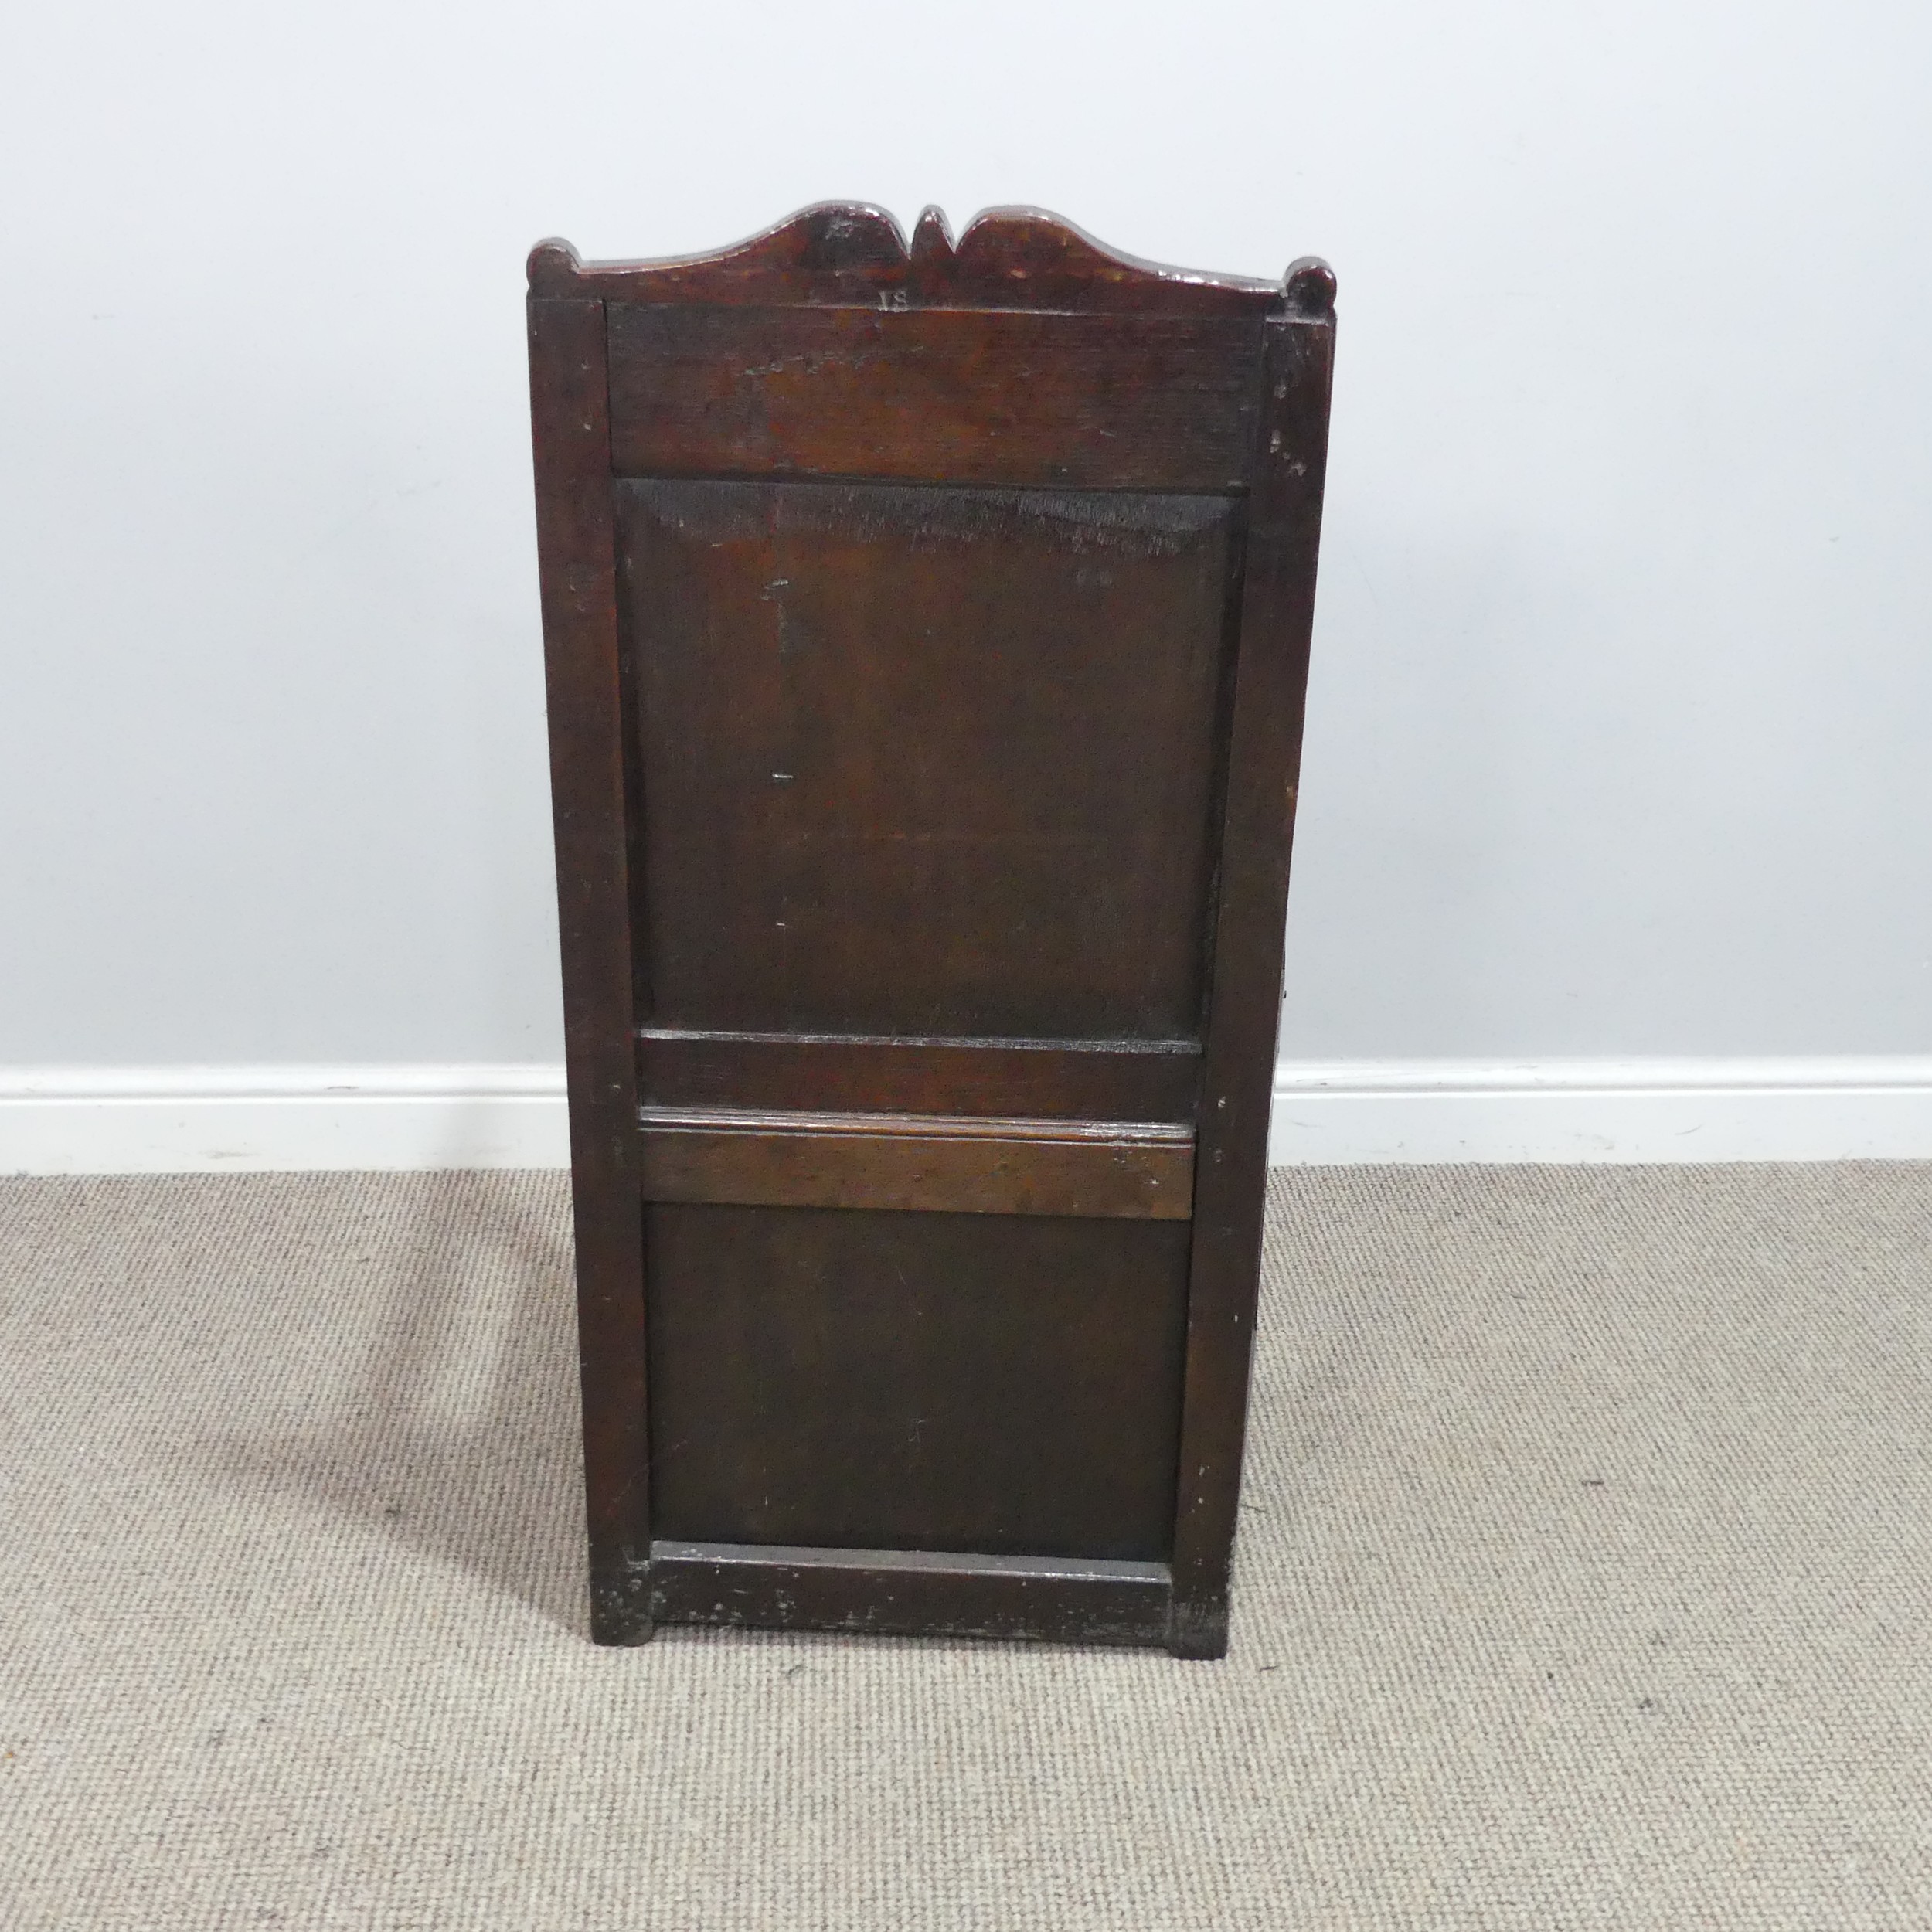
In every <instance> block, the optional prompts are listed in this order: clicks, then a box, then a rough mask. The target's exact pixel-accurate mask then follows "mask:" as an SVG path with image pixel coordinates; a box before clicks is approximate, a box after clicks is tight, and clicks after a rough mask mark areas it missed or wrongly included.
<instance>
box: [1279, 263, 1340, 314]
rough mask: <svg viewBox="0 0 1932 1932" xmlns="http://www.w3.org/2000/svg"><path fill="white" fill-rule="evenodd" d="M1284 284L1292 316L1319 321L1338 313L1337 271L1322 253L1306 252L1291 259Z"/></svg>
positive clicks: (1282, 279) (1282, 281) (1282, 282)
mask: <svg viewBox="0 0 1932 1932" xmlns="http://www.w3.org/2000/svg"><path fill="white" fill-rule="evenodd" d="M1281 287H1282V289H1283V291H1284V293H1285V294H1286V295H1287V300H1288V312H1289V314H1291V315H1304V316H1306V317H1307V318H1308V320H1309V321H1319V320H1321V318H1323V317H1324V316H1328V315H1333V314H1334V313H1335V270H1333V269H1332V268H1331V267H1329V266H1328V264H1327V263H1326V262H1325V261H1324V260H1322V259H1321V257H1320V256H1319V255H1304V256H1303V257H1301V260H1299V261H1297V262H1291V263H1290V264H1288V272H1287V274H1285V275H1284V276H1283V277H1282V278H1281Z"/></svg>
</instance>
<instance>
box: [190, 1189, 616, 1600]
mask: <svg viewBox="0 0 1932 1932" xmlns="http://www.w3.org/2000/svg"><path fill="white" fill-rule="evenodd" d="M332 1178H337V1177H332ZM338 1178H339V1181H340V1182H341V1184H342V1188H343V1190H344V1192H345V1196H348V1195H351V1194H352V1193H353V1192H355V1190H356V1189H358V1188H359V1189H362V1190H368V1181H369V1177H368V1176H366V1175H342V1176H341V1177H338ZM362 1199H367V1200H369V1202H370V1206H369V1209H368V1211H367V1213H366V1216H363V1217H362V1218H361V1219H359V1220H358V1219H357V1218H356V1217H355V1213H354V1206H355V1203H354V1202H353V1201H352V1200H349V1201H345V1202H343V1203H341V1204H338V1205H346V1206H349V1207H350V1209H351V1214H350V1216H349V1218H348V1219H347V1220H346V1222H345V1223H344V1224H343V1225H344V1228H345V1234H346V1235H347V1236H348V1238H347V1239H346V1240H344V1241H343V1242H342V1250H341V1253H340V1257H339V1263H338V1272H339V1276H340V1294H339V1296H335V1295H332V1294H329V1293H328V1284H327V1282H326V1281H323V1282H319V1283H318V1284H315V1287H317V1288H318V1290H320V1291H321V1292H322V1294H323V1298H324V1299H325V1301H328V1303H329V1304H330V1305H328V1306H325V1307H324V1308H321V1309H320V1311H319V1318H320V1319H321V1321H323V1322H324V1323H325V1327H324V1328H322V1330H321V1333H322V1334H323V1335H324V1336H325V1337H326V1338H328V1339H327V1340H326V1341H325V1344H324V1345H325V1346H327V1345H328V1342H329V1341H334V1342H336V1345H338V1346H339V1347H341V1348H342V1349H343V1351H344V1353H345V1356H346V1358H347V1359H346V1361H345V1363H344V1365H343V1368H342V1371H341V1372H339V1379H336V1380H335V1387H334V1389H332V1391H331V1392H329V1393H327V1394H326V1395H322V1396H318V1400H316V1402H315V1409H316V1410H317V1412H318V1413H316V1416H315V1420H314V1421H313V1422H312V1423H306V1424H304V1423H302V1422H301V1407H304V1406H307V1404H306V1403H304V1404H302V1405H301V1406H298V1410H296V1412H295V1413H294V1416H293V1417H289V1418H288V1420H289V1421H290V1422H291V1423H293V1425H294V1426H292V1427H284V1428H282V1429H281V1430H272V1431H264V1430H236V1431H233V1432H229V1433H226V1434H223V1436H222V1437H219V1438H218V1439H217V1440H216V1441H215V1442H214V1443H213V1444H209V1451H208V1454H209V1464H210V1465H211V1466H212V1468H213V1470H214V1471H216V1473H218V1474H219V1475H224V1476H226V1477H227V1478H230V1480H232V1481H234V1482H235V1483H236V1485H238V1486H240V1487H242V1488H245V1489H248V1490H253V1491H257V1492H259V1491H260V1490H261V1489H262V1488H264V1487H265V1488H267V1489H268V1490H270V1492H274V1493H277V1494H281V1495H287V1496H290V1497H291V1499H293V1500H295V1501H297V1502H301V1501H303V1500H307V1501H308V1502H319V1503H321V1504H322V1505H325V1507H326V1508H327V1509H329V1510H330V1511H332V1512H335V1513H337V1514H338V1515H342V1516H344V1517H346V1518H349V1519H351V1520H352V1522H354V1523H355V1525H357V1526H361V1527H362V1528H364V1529H373V1530H375V1531H376V1532H379V1534H380V1535H381V1536H383V1537H384V1538H386V1539H393V1540H395V1541H396V1542H398V1543H401V1544H402V1545H403V1546H405V1547H406V1548H407V1549H410V1550H413V1551H415V1552H418V1553H420V1554H422V1555H424V1556H429V1557H430V1558H432V1559H434V1560H437V1561H438V1562H440V1563H448V1564H452V1565H454V1566H456V1567H457V1568H458V1569H460V1570H464V1571H467V1572H468V1573H471V1575H473V1576H474V1577H478V1578H480V1579H481V1580H482V1581H483V1582H484V1583H485V1584H487V1585H488V1586H489V1587H491V1588H492V1589H494V1590H498V1591H500V1592H502V1594H504V1595H505V1596H506V1597H510V1598H512V1599H513V1600H515V1601H517V1602H519V1603H522V1604H526V1605H527V1606H529V1607H530V1608H532V1609H533V1610H535V1611H537V1612H538V1613H539V1614H541V1615H543V1616H544V1617H547V1618H549V1619H550V1620H551V1621H553V1622H554V1623H556V1624H560V1625H562V1626H563V1627H564V1628H566V1629H568V1630H570V1631H572V1632H573V1633H574V1634H577V1635H580V1636H583V1637H586V1638H587V1636H588V1634H589V1621H588V1617H587V1607H586V1597H585V1581H584V1554H583V1474H582V1464H581V1450H580V1437H579V1420H580V1400H579V1394H578V1386H577V1358H576V1316H575V1303H574V1300H573V1285H572V1282H573V1277H572V1266H573V1254H572V1248H571V1243H570V1179H569V1177H568V1175H564V1174H560V1173H545V1174H534V1173H532V1174H505V1173H475V1172H472V1173H463V1172H446V1173H426V1174H415V1175H385V1176H383V1177H382V1185H381V1187H380V1188H379V1189H378V1190H374V1191H369V1192H364V1193H363V1194H362ZM337 1338H339V1340H338V1339H337ZM329 1366H330V1365H328V1364H327V1363H326V1362H318V1364H317V1369H318V1380H320V1381H322V1382H324V1383H327V1382H328V1380H329V1379H331V1378H330V1377H329V1375H328V1369H329ZM284 1413H286V1412H284Z"/></svg>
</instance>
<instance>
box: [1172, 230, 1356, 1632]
mask: <svg viewBox="0 0 1932 1932" xmlns="http://www.w3.org/2000/svg"><path fill="white" fill-rule="evenodd" d="M1333 289H1334V279H1333V277H1332V276H1331V275H1330V274H1329V273H1328V270H1327V268H1326V267H1325V265H1323V264H1318V263H1317V264H1298V268H1297V270H1295V271H1292V272H1291V275H1290V278H1289V292H1290V295H1291V300H1293V301H1297V302H1298V303H1299V304H1302V305H1305V307H1306V308H1308V310H1310V311H1312V312H1311V313H1305V314H1304V313H1301V312H1296V311H1295V310H1294V309H1291V312H1290V313H1289V314H1288V315H1285V316H1284V317H1282V318H1280V319H1278V320H1274V321H1270V323H1269V325H1268V338H1269V339H1268V354H1267V364H1266V383H1267V397H1268V403H1269V407H1268V409H1267V413H1266V415H1265V417H1264V420H1263V430H1262V442H1261V447H1260V451H1259V452H1258V453H1257V463H1256V480H1255V485H1254V493H1253V500H1252V508H1251V511H1250V519H1249V529H1248V548H1247V575H1246V583H1245V588H1244V592H1243V604H1242V614H1241V647H1240V665H1239V668H1238V670H1237V672H1236V687H1235V704H1234V721H1233V741H1232V744H1231V747H1230V757H1229V770H1228V782H1227V796H1226V812H1225V818H1224V821H1223V827H1222V835H1221V842H1220V843H1221V877H1220V893H1219V905H1218V906H1217V908H1216V924H1215V947H1214V967H1213V1004H1212V1010H1211V1013H1210V1017H1209V1022H1208V1032H1207V1050H1206V1065H1205V1067H1204V1070H1203V1075H1202V1094H1201V1114H1200V1154H1199V1162H1198V1163H1197V1168H1196V1207H1195V1213H1196V1225H1195V1230H1194V1235H1195V1239H1194V1253H1193V1263H1192V1273H1191V1276H1190V1281H1189V1301H1188V1378H1187V1394H1186V1423H1185V1428H1184V1430H1183V1432H1182V1444H1181V1471H1180V1498H1179V1515H1178V1516H1177V1518H1176V1522H1175V1553H1174V1611H1173V1624H1172V1628H1171V1630H1170V1631H1169V1634H1168V1641H1169V1643H1170V1645H1172V1648H1174V1649H1175V1651H1177V1652H1178V1653H1179V1654H1180V1655H1188V1656H1203V1657H1218V1656H1219V1655H1222V1654H1223V1652H1224V1651H1225V1650H1226V1647H1227V1619H1228V1587H1229V1578H1230V1571H1231V1568H1232V1565H1233V1549H1234V1529H1235V1517H1236V1511H1237V1509H1238V1507H1239V1504H1240V1486H1241V1451H1242V1446H1243V1440H1244V1438H1245V1435H1246V1430H1247V1389H1248V1369H1249V1363H1250V1358H1251V1355H1252V1352H1253V1344H1254V1315H1255V1306H1256V1301H1257V1291H1258V1289H1259V1285H1260V1267H1261V1216H1262V1210H1263V1207H1264V1201H1265V1197H1266V1192H1267V1138H1268V1107H1269V1103H1270V1099H1271V1097H1272V1093H1273V1086H1274V1054H1275V1034H1276V1031H1277V1026H1278V1025H1279V1022H1280V1018H1281V967H1282V957H1281V955H1282V937H1283V923H1284V918H1285V917H1286V913H1287V894H1288V853H1289V847H1290V844H1291V841H1292V839H1293V837H1294V807H1295V798H1296V791H1297V787H1298V781H1299V774H1300V767H1301V718H1302V704H1303V699H1304V693H1305V692H1306V689H1307V685H1308V644H1309V638H1310V634H1311V630H1312V628H1313V624H1314V619H1315V557H1316V551H1317V547H1318V539H1319V537H1320V534H1321V491H1322V481H1323V478H1324V474H1325V470H1326V466H1327V460H1328V390H1329V384H1330V380H1331V375H1332V367H1333V355H1334V347H1335V328H1334V323H1333V320H1332V317H1331V316H1330V315H1328V312H1327V307H1326V303H1325V301H1324V299H1323V298H1324V295H1327V296H1328V297H1332V293H1333Z"/></svg>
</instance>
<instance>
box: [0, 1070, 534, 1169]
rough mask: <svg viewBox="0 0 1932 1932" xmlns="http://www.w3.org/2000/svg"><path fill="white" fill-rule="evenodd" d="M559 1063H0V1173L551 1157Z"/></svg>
mask: <svg viewBox="0 0 1932 1932" xmlns="http://www.w3.org/2000/svg"><path fill="white" fill-rule="evenodd" d="M569 1165H570V1123H569V1117H568V1114H567V1111H566V1106H565V1103H564V1090H563V1068H562V1067H561V1066H540V1065H531V1066H524V1065H510V1066H220V1067H217V1066H165V1067H41V1068H31V1067H28V1068H11V1069H4V1070H0V1174H207V1173H239V1174H250V1173H285V1172H303V1171H307V1170H311V1169H322V1170H335V1171H355V1170H360V1169H383V1170H387V1169H414V1168H560V1167H568V1166H569Z"/></svg>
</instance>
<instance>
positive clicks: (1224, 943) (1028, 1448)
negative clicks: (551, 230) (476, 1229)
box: [529, 205, 1335, 1656]
mask: <svg viewBox="0 0 1932 1932" xmlns="http://www.w3.org/2000/svg"><path fill="white" fill-rule="evenodd" d="M529 281H530V303H529V313H530V327H531V369H532V404H533V423H534V430H535V448H536V468H537V498H538V515H539V556H540V562H541V566H542V580H543V607H544V631H545V642H546V656H547V663H548V669H549V691H550V706H549V710H550V728H551V740H552V768H553V787H554V794H555V806H556V838H557V854H558V879H559V898H560V910H561V922H562V934H563V960H564V975H565V1012H566V1042H567V1051H568V1056H569V1063H570V1109H571V1135H572V1159H573V1170H574V1187H575V1203H576V1205H575V1212H576V1220H577V1254H578V1264H577V1265H578V1283H579V1295H580V1332H581V1336H582V1342H583V1351H582V1353H583V1389H584V1440H585V1460H586V1470H587V1488H588V1503H589V1512H590V1570H591V1583H592V1621H593V1629H594V1634H596V1635H597V1638H599V1639H600V1641H611V1642H623V1641H638V1640H639V1639H641V1638H643V1637H645V1636H646V1635H648V1634H649V1632H650V1630H651V1627H652V1625H653V1624H654V1623H655V1622H657V1621H709V1622H745V1623H763V1624H790V1625H817V1626H821V1627H830V1628H849V1629H859V1630H895V1631H951V1632H967V1633H971V1634H985V1635H1004V1636H1021V1637H1024V1636H1032V1637H1045V1638H1077V1639H1080V1640H1083V1641H1117V1642H1151V1643H1163V1644H1165V1645H1168V1647H1169V1648H1172V1650H1174V1651H1175V1652H1176V1653H1177V1654H1180V1655H1195V1656H1214V1655H1220V1654H1221V1652H1222V1651H1223V1649H1224V1648H1225V1646H1226V1632H1227V1613H1228V1592H1229V1575H1230V1558H1231V1552H1232V1547H1233V1531H1234V1519H1235V1510H1236V1500H1237V1497H1238V1493H1239V1486H1240V1465H1241V1451H1242V1442H1243V1428H1244V1424H1245V1416H1246V1402H1247V1373H1248V1365H1249V1359H1250V1346H1251V1339H1252V1330H1253V1317H1254V1310H1255V1303H1256V1288H1257V1274H1258V1267H1259V1259H1260V1219H1261V1207H1262V1198H1263V1187H1264V1179H1265V1165H1264V1164H1265V1161H1266V1145H1267V1110H1268V1101H1269V1093H1270V1079H1271V1073H1272V1066H1273V1057H1274V1032H1275V1024H1276V1017H1277V1009H1278V1000H1279V988H1280V978H1281V934H1282V921H1283V913H1284V905H1285V899H1286V893H1287V872H1288V855H1289V846H1290V839H1291V832H1292V827H1293V820H1294V798H1295V784H1296V776H1297V768H1298V758H1299V747H1300V740H1301V706H1302V695H1303V691H1304V685H1305V681H1306V673H1307V662H1308V637H1309V629H1310V624H1311V617H1312V609H1313V597H1314V587H1315V559H1316V550H1317V542H1318V532H1319V525H1320V516H1321V481H1322V474H1323V467H1324V462H1325V452H1326V443H1327V429H1328V390H1329V372H1330V368H1331V364H1332V346H1333V339H1334V319H1333V301H1334V287H1335V284H1334V279H1333V277H1332V275H1331V274H1330V273H1329V271H1328V269H1327V267H1325V265H1324V264H1321V263H1320V262H1318V261H1314V260H1304V261H1301V262H1298V263H1297V264H1295V265H1294V267H1292V268H1291V269H1290V270H1289V271H1288V274H1287V277H1286V278H1285V279H1284V281H1283V282H1282V283H1281V284H1263V283H1260V282H1253V281H1240V280H1236V279H1231V278H1226V277H1209V276H1203V275H1196V274H1185V273H1182V272H1180V271H1178V270H1171V269H1165V268H1159V267H1154V266H1151V265H1150V264H1146V263H1142V262H1138V261H1134V260H1130V259H1128V258H1127V257H1122V256H1120V255H1117V254H1115V253H1111V252H1110V251H1109V250H1106V249H1104V248H1102V247H1100V246H1099V245H1098V244H1097V243H1094V242H1093V241H1092V240H1090V239H1089V238H1088V237H1087V236H1084V235H1083V234H1082V233H1080V232H1079V231H1078V230H1076V229H1073V228H1072V227H1070V226H1068V225H1066V223H1063V222H1060V221H1058V220H1056V219H1054V218H1053V217H1052V216H1046V215H1043V214H1040V213H1036V212H1033V211H1031V210H1026V209H997V210H994V211H992V212H991V213H987V214H984V215H981V216H979V217H978V219H975V221H974V222H973V223H971V225H970V226H968V228H967V230H966V231H965V233H964V235H962V236H961V238H960V240H958V242H957V244H955V243H954V240H953V239H952V237H951V234H950V233H949V232H948V230H947V225H946V223H945V220H944V217H943V216H941V215H940V213H939V212H938V211H937V209H927V211H926V212H925V213H924V214H923V215H922V216H920V219H919V222H918V223H917V226H916V227H915V229H914V230H913V235H912V239H911V241H910V245H909V244H908V243H907V242H906V240H905V238H904V236H903V233H902V232H901V230H900V228H899V226H898V225H897V224H896V223H895V222H894V221H893V219H892V218H891V217H890V216H887V215H886V214H884V213H881V212H880V211H879V210H877V209H871V208H866V207H859V206H845V205H838V206H823V207H818V208H812V209H806V210H805V211H804V213H801V214H799V215H798V216H794V217H793V218H792V219H791V220H790V221H787V222H786V223H783V224H781V226H778V227H777V228H774V229H773V230H770V231H769V232H768V233H765V234H764V235H760V236H757V237H755V238H754V239H753V240H750V241H748V242H746V243H742V244H740V246H738V247H735V248H732V249H729V250H725V251H723V253H719V254H716V255H710V256H705V257H695V258H691V259H688V260H666V261H659V262H641V263H621V264H610V263H589V264H586V263H584V262H582V261H580V260H579V259H578V257H577V254H576V253H575V251H574V250H572V249H570V247H568V246H567V245H566V244H565V243H560V242H546V243H541V244H539V247H537V248H536V250H535V251H534V252H533V253H532V256H531V257H530V264H529Z"/></svg>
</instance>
